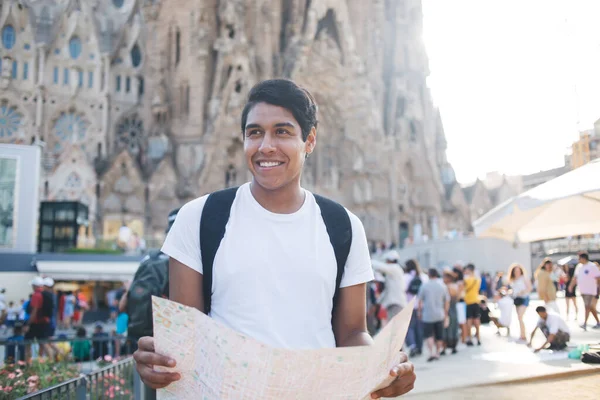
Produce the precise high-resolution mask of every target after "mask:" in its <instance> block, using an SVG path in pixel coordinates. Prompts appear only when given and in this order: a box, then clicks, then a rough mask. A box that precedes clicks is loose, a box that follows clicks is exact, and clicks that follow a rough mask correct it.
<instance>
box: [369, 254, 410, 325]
mask: <svg viewBox="0 0 600 400" xmlns="http://www.w3.org/2000/svg"><path fill="white" fill-rule="evenodd" d="M383 258H384V260H385V263H381V262H378V261H376V260H373V269H374V270H375V271H379V272H381V273H382V274H384V276H385V289H384V290H383V294H382V295H381V299H380V300H379V302H380V304H381V305H382V306H383V307H385V309H386V310H387V313H388V319H390V320H391V319H392V318H394V317H395V316H396V314H398V313H399V312H400V311H402V309H403V308H404V307H406V293H405V292H404V270H403V269H402V267H401V266H400V264H398V259H399V258H400V255H399V254H398V252H397V251H396V250H389V251H388V252H386V253H385V254H384V256H383Z"/></svg>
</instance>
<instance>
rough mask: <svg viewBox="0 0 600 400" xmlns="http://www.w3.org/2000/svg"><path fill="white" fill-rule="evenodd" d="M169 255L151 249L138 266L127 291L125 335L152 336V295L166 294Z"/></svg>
mask: <svg viewBox="0 0 600 400" xmlns="http://www.w3.org/2000/svg"><path fill="white" fill-rule="evenodd" d="M168 290H169V257H167V256H166V255H165V254H164V253H162V252H160V251H152V252H150V254H149V255H147V256H146V257H145V258H144V259H143V260H142V262H141V264H140V266H139V267H138V269H137V271H136V273H135V275H134V277H133V281H132V282H131V286H130V287H129V290H128V291H127V314H128V316H129V321H128V324H127V335H128V336H131V337H136V338H139V337H142V336H152V334H153V329H152V296H157V297H162V296H168Z"/></svg>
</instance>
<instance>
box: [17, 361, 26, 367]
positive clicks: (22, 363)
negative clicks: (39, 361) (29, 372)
mask: <svg viewBox="0 0 600 400" xmlns="http://www.w3.org/2000/svg"><path fill="white" fill-rule="evenodd" d="M17 364H18V365H20V366H23V365H25V361H20V360H19V361H17Z"/></svg>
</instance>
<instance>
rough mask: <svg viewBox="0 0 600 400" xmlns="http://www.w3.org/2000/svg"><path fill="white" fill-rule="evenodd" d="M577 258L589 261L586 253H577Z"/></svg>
mask: <svg viewBox="0 0 600 400" xmlns="http://www.w3.org/2000/svg"><path fill="white" fill-rule="evenodd" d="M579 257H581V258H583V259H585V261H590V256H589V255H588V253H579Z"/></svg>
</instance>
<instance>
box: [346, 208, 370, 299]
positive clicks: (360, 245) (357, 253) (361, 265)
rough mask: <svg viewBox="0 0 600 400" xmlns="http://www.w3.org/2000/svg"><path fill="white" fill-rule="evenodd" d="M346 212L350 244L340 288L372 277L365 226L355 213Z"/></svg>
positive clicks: (363, 281)
mask: <svg viewBox="0 0 600 400" xmlns="http://www.w3.org/2000/svg"><path fill="white" fill-rule="evenodd" d="M346 211H347V210H346ZM347 212H348V216H349V217H350V223H351V225H352V244H351V245H350V253H349V254H348V260H347V261H346V267H345V268H344V275H343V276H342V282H341V283H340V287H341V288H343V287H348V286H353V285H358V284H360V283H365V282H369V281H372V280H373V278H374V276H373V268H372V267H371V255H370V253H369V245H368V244H367V235H366V234H365V228H364V227H363V224H362V222H360V219H359V218H358V217H357V216H356V215H354V214H352V213H351V212H350V211H347Z"/></svg>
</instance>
